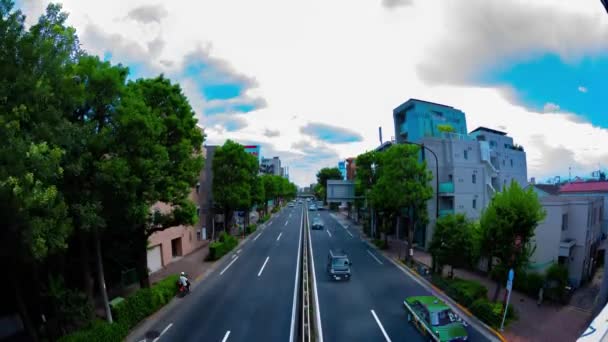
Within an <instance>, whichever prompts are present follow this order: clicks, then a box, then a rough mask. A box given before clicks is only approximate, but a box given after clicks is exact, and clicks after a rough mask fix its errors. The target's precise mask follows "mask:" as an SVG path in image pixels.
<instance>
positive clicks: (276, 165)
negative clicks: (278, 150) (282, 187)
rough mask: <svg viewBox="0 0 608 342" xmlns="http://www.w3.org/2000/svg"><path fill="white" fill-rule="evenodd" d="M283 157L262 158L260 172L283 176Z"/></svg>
mask: <svg viewBox="0 0 608 342" xmlns="http://www.w3.org/2000/svg"><path fill="white" fill-rule="evenodd" d="M281 171H282V168H281V159H280V158H279V157H273V158H262V162H261V164H260V172H261V173H266V174H269V175H276V176H281Z"/></svg>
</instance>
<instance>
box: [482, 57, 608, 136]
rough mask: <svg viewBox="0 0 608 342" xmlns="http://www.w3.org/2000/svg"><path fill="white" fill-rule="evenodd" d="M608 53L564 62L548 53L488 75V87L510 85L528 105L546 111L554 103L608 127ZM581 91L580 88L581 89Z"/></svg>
mask: <svg viewBox="0 0 608 342" xmlns="http://www.w3.org/2000/svg"><path fill="white" fill-rule="evenodd" d="M606 70H608V53H607V54H605V55H601V56H588V57H585V58H581V59H578V60H575V61H568V62H565V61H563V60H562V59H561V58H560V57H559V56H556V55H554V54H546V55H543V56H540V57H538V58H535V59H532V60H529V61H526V62H521V63H514V64H511V65H508V66H507V67H502V68H498V69H495V70H492V71H489V72H486V73H485V74H484V75H482V76H481V78H480V81H481V83H482V84H485V85H500V84H507V85H509V86H511V87H512V88H513V89H514V90H515V93H516V95H517V101H518V102H519V103H521V104H523V105H524V106H526V107H528V108H530V109H533V110H536V111H543V107H544V106H545V104H546V103H554V104H556V105H558V106H559V107H560V111H563V112H570V113H575V114H577V115H580V116H581V117H583V118H585V119H586V120H588V121H590V122H591V123H593V124H594V125H596V126H601V127H608V101H606V100H605V99H606V96H607V95H608V93H607V92H606V90H608V77H607V74H606ZM579 88H580V89H579Z"/></svg>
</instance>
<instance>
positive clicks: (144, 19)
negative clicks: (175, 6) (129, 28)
mask: <svg viewBox="0 0 608 342" xmlns="http://www.w3.org/2000/svg"><path fill="white" fill-rule="evenodd" d="M167 15H169V13H167V10H166V9H165V8H164V7H163V6H162V5H160V4H158V5H144V6H140V7H136V8H134V9H132V10H130V11H129V13H128V14H127V17H128V18H130V19H133V20H135V21H137V22H140V23H142V24H149V23H157V24H160V22H161V20H162V19H163V18H166V17H167Z"/></svg>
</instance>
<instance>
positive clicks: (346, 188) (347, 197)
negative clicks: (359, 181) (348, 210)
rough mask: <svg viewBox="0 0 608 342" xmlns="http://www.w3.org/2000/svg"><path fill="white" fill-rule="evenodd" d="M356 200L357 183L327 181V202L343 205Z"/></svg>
mask: <svg viewBox="0 0 608 342" xmlns="http://www.w3.org/2000/svg"><path fill="white" fill-rule="evenodd" d="M354 200H355V182H353V181H346V180H335V179H328V180H327V202H328V203H341V202H353V201H354Z"/></svg>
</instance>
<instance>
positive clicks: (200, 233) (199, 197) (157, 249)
mask: <svg viewBox="0 0 608 342" xmlns="http://www.w3.org/2000/svg"><path fill="white" fill-rule="evenodd" d="M216 148H217V146H204V147H203V151H202V154H203V157H204V158H205V167H204V168H203V169H202V170H201V172H200V174H199V181H198V183H197V184H196V186H195V187H194V188H193V189H192V191H191V193H190V196H189V197H190V200H191V201H193V202H194V203H196V205H197V214H198V217H199V220H198V222H197V223H196V224H195V225H194V226H176V227H170V228H167V229H165V230H163V231H160V232H156V233H154V234H152V235H151V236H150V237H149V238H148V245H149V246H150V247H149V248H148V269H149V270H150V273H152V272H156V271H158V270H160V269H161V268H163V267H165V266H167V265H168V264H170V263H171V262H173V261H174V260H178V259H179V258H181V257H182V256H184V255H187V254H189V253H191V252H193V251H195V250H197V249H198V248H200V247H202V246H203V245H205V244H206V243H207V242H206V240H207V239H208V238H209V237H210V236H209V235H208V234H209V232H210V228H208V227H211V223H212V222H211V219H212V217H211V213H212V212H213V211H212V203H213V194H212V191H211V189H212V184H213V169H212V165H213V155H214V153H215V149H216ZM152 209H153V210H158V211H160V212H165V213H166V212H169V211H170V210H171V207H170V206H169V205H167V204H166V203H161V202H159V203H156V204H155V205H154V206H152Z"/></svg>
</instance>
